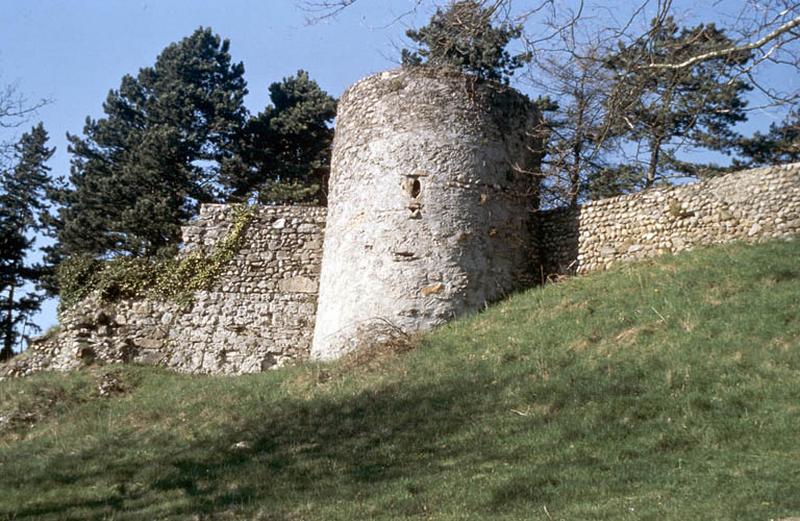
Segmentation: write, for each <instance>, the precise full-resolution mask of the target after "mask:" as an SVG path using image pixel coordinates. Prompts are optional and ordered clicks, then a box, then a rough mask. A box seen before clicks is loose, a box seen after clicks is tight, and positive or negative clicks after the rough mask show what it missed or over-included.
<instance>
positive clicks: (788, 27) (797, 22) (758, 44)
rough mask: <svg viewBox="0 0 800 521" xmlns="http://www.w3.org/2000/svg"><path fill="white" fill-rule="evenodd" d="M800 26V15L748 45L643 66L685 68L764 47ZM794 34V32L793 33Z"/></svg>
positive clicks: (649, 67) (650, 67)
mask: <svg viewBox="0 0 800 521" xmlns="http://www.w3.org/2000/svg"><path fill="white" fill-rule="evenodd" d="M798 26H800V16H798V17H797V18H794V19H792V20H790V21H788V22H786V23H785V24H783V25H781V26H780V27H778V28H777V29H775V30H774V31H772V32H771V33H769V34H767V35H766V36H764V37H763V38H760V39H759V40H756V41H755V42H751V43H748V44H746V45H736V46H732V47H727V48H725V49H718V50H716V51H711V52H706V53H703V54H699V55H697V56H692V57H691V58H689V59H687V60H684V61H682V62H680V63H651V64H648V65H645V66H643V68H648V69H684V68H686V67H691V66H692V65H694V64H696V63H700V62H703V61H708V60H713V59H714V58H721V57H723V56H728V55H731V54H737V53H740V52H746V51H752V50H755V49H760V48H762V47H764V46H765V45H766V44H768V43H769V42H771V41H772V40H775V39H776V38H778V37H779V36H781V35H782V34H785V33H790V32H791V31H792V29H794V28H795V27H798ZM792 35H793V36H795V35H794V33H792Z"/></svg>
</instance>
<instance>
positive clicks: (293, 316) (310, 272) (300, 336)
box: [4, 205, 325, 374]
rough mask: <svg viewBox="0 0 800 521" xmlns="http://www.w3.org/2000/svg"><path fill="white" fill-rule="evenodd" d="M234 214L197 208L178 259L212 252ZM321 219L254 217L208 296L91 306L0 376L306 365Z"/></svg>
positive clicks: (302, 214) (64, 320) (301, 210)
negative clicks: (129, 366) (105, 365)
mask: <svg viewBox="0 0 800 521" xmlns="http://www.w3.org/2000/svg"><path fill="white" fill-rule="evenodd" d="M233 216H234V209H233V208H232V207H229V206H224V205H205V206H203V208H202V210H201V213H200V216H199V218H198V219H197V220H195V221H193V222H192V223H191V224H190V225H189V226H187V227H185V228H184V230H183V239H184V245H185V246H184V247H185V248H186V250H193V249H196V248H203V249H206V250H209V251H210V249H211V248H213V246H214V244H216V243H217V241H219V240H221V239H222V238H224V237H225V236H226V235H227V234H228V232H229V230H230V228H231V224H232V222H233V219H234V217H233ZM324 226H325V209H324V208H317V207H300V206H296V207H277V206H276V207H262V208H259V209H258V211H257V213H256V215H255V217H254V218H253V220H252V222H251V223H250V225H249V226H248V228H247V231H246V235H245V236H246V241H245V244H244V246H243V247H242V248H241V249H240V250H239V251H238V253H237V255H236V256H235V257H234V259H233V260H232V261H231V262H230V263H228V264H227V265H226V267H225V270H224V272H223V273H222V275H221V276H220V277H219V279H218V281H217V282H216V283H215V285H214V286H213V288H212V289H211V290H210V291H199V292H196V293H195V294H194V299H193V302H191V303H190V304H184V305H181V304H179V303H176V302H171V301H168V300H158V301H157V300H151V299H148V300H134V301H131V300H123V301H120V302H116V303H113V304H110V303H104V302H101V301H100V300H99V299H98V298H97V297H96V296H93V297H90V298H89V299H87V300H85V301H83V302H82V303H80V304H78V305H76V306H75V307H74V308H72V309H70V310H68V311H67V312H65V313H64V314H63V316H62V317H61V323H60V331H59V332H58V334H57V335H53V336H52V337H51V338H49V339H45V340H43V341H40V342H38V343H36V344H34V345H33V346H32V347H31V348H30V349H29V350H28V351H27V353H26V354H24V355H23V356H20V357H18V358H17V359H15V361H14V362H13V363H12V364H11V365H10V366H9V367H8V368H7V369H6V370H5V371H4V372H6V373H11V374H26V373H30V372H35V371H38V370H42V369H48V368H49V369H56V370H66V369H71V368H74V367H77V366H79V365H81V364H83V363H87V362H91V361H104V362H142V363H147V364H158V365H163V366H166V367H171V368H174V369H176V370H179V371H184V372H193V373H223V374H224V373H250V372H258V371H263V370H265V369H269V368H273V367H280V366H281V365H284V364H285V363H286V362H287V361H289V360H293V359H297V358H304V357H306V356H307V354H308V351H309V348H310V345H311V339H312V333H313V328H314V316H315V314H316V303H317V288H318V284H319V282H318V279H319V270H320V259H321V256H322V235H323V231H324Z"/></svg>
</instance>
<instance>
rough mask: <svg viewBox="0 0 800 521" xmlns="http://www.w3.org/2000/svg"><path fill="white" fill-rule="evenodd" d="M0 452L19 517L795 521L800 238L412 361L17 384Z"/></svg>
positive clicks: (114, 373)
mask: <svg viewBox="0 0 800 521" xmlns="http://www.w3.org/2000/svg"><path fill="white" fill-rule="evenodd" d="M101 390H102V392H101ZM0 436H1V441H0V519H9V520H11V519H14V520H19V519H53V520H55V519H75V520H78V519H80V520H84V519H90V520H91V519H95V520H100V519H114V520H151V519H196V520H204V519H215V520H216V519H219V520H227V519H263V520H355V519H381V520H383V519H385V520H390V519H391V520H394V519H437V520H445V519H448V520H449V519H452V520H462V519H492V520H495V519H533V520H536V519H541V520H582V519H614V520H617V519H653V520H659V521H663V520H681V521H683V520H687V519H703V520H731V519H752V520H764V521H766V520H769V519H781V518H787V517H791V516H800V443H798V441H800V241H793V242H781V243H770V244H765V245H760V246H744V245H732V246H726V247H721V248H714V249H706V250H702V251H697V252H694V253H691V254H686V255H680V256H675V257H665V258H662V259H659V260H657V261H654V262H648V263H641V264H636V265H630V266H624V267H621V268H619V269H617V270H614V271H611V272H608V273H603V274H597V275H592V276H587V277H581V278H575V279H572V280H569V281H567V282H564V283H562V284H558V285H554V286H548V287H546V288H543V289H536V290H532V291H529V292H526V293H524V294H520V295H516V296H514V297H513V298H510V299H509V300H507V301H505V302H503V303H501V304H499V305H497V306H495V307H493V308H491V309H489V310H488V311H486V312H485V313H481V314H478V315H476V316H474V317H470V318H468V319H465V320H460V321H457V322H455V323H453V324H451V325H449V326H447V327H445V328H442V329H441V330H438V331H436V332H435V333H434V334H432V335H429V336H426V337H424V338H423V339H422V340H421V342H420V345H419V346H418V348H417V349H414V350H412V351H409V352H405V353H402V354H398V353H384V354H382V355H380V356H374V357H363V356H362V357H360V358H351V359H348V360H345V361H343V362H341V363H338V364H332V365H305V366H302V367H296V368H291V369H286V370H279V371H274V372H270V373H267V374H260V375H253V376H244V377H236V378H230V377H213V378H212V377H192V376H186V375H177V374H172V373H168V372H165V371H162V370H157V369H153V368H144V367H123V368H120V367H104V368H94V369H90V370H85V371H82V372H79V373H76V374H71V375H40V376H37V377H34V378H30V379H26V380H15V381H6V382H2V383H1V384H0Z"/></svg>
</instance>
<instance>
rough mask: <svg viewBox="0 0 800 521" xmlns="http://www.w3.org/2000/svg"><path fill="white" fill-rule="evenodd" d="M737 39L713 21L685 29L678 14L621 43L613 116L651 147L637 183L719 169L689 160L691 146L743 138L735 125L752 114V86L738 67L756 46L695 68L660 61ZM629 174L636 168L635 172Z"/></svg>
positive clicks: (613, 65) (637, 141)
mask: <svg viewBox="0 0 800 521" xmlns="http://www.w3.org/2000/svg"><path fill="white" fill-rule="evenodd" d="M732 45H733V41H732V40H731V39H730V38H728V36H726V35H725V32H724V31H723V30H721V29H718V28H717V27H716V26H715V25H714V24H708V25H702V24H701V25H698V26H696V27H692V28H684V29H681V28H679V27H678V25H677V24H676V23H675V21H674V19H673V18H672V17H667V18H666V19H664V20H660V19H656V20H653V22H652V26H651V30H650V32H649V33H648V34H647V35H646V36H645V37H643V38H639V39H637V40H635V41H634V42H633V43H631V44H629V45H625V44H622V43H620V45H619V49H618V50H617V52H615V53H614V54H613V55H612V56H611V57H610V58H609V59H608V60H607V66H608V67H609V68H610V69H611V70H612V71H613V72H614V73H615V80H614V86H613V91H612V93H611V95H610V97H609V101H608V103H609V107H608V113H609V116H610V117H612V118H614V124H615V126H616V130H615V132H616V133H618V134H619V135H622V136H624V138H625V139H626V140H627V141H628V142H629V143H630V145H631V147H630V148H635V149H636V150H640V151H644V154H645V159H643V160H641V161H640V162H639V165H638V167H637V168H638V170H639V175H638V176H630V177H632V178H637V179H638V180H637V182H636V185H635V186H631V187H629V188H630V189H633V188H641V187H644V188H646V187H649V186H652V185H653V184H654V183H656V181H657V180H659V179H667V178H669V177H671V176H676V175H677V176H695V177H696V176H702V175H706V174H709V173H713V171H714V167H713V166H711V165H700V164H695V163H691V162H688V161H682V160H680V159H679V158H678V157H677V152H678V151H679V150H681V149H686V148H705V149H711V150H725V149H727V148H728V147H731V146H732V144H733V143H734V142H735V141H736V140H737V135H736V134H735V133H734V131H733V130H732V126H733V125H735V124H736V123H739V122H742V121H745V120H746V114H745V111H744V109H745V106H746V101H745V100H743V99H742V96H743V94H744V93H745V92H747V91H748V90H750V87H749V85H748V84H747V83H746V82H744V81H743V80H741V79H740V78H738V77H737V76H736V71H735V66H737V65H741V64H744V63H746V62H747V61H748V60H750V57H751V54H750V52H749V51H741V52H736V53H729V54H725V55H723V56H720V57H717V58H713V59H709V60H705V61H700V62H697V63H695V64H693V65H691V66H688V67H681V68H657V67H651V66H650V65H653V64H661V63H680V62H682V61H683V60H685V59H687V58H689V57H692V56H696V55H698V54H701V53H704V52H708V51H713V50H718V49H723V48H728V47H731V46H732ZM628 173H629V172H628Z"/></svg>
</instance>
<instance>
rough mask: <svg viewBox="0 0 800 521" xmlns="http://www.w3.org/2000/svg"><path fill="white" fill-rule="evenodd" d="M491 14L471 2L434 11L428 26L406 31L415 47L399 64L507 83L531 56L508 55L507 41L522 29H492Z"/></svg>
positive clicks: (461, 1)
mask: <svg viewBox="0 0 800 521" xmlns="http://www.w3.org/2000/svg"><path fill="white" fill-rule="evenodd" d="M492 14H493V10H492V9H490V8H484V7H482V5H481V3H480V2H476V1H474V0H459V1H456V2H453V3H451V4H450V5H449V6H448V7H447V9H445V10H444V11H443V10H441V9H438V8H437V9H436V13H435V14H434V15H433V16H432V17H431V19H430V21H429V22H428V25H426V26H424V27H421V28H420V29H417V30H413V29H411V30H408V31H406V36H408V38H410V39H411V40H412V41H413V42H415V43H416V44H417V46H418V48H417V49H416V50H413V51H412V50H409V49H403V51H402V62H403V65H404V66H414V65H427V66H432V67H449V68H455V69H458V70H461V71H463V72H466V73H468V74H472V75H474V76H477V77H478V78H480V79H482V80H494V81H498V82H502V83H506V84H507V83H508V81H509V78H510V77H511V76H512V75H513V74H514V71H515V70H516V69H519V68H520V67H522V66H524V65H525V64H526V63H528V62H529V61H530V60H531V56H530V54H528V53H521V54H517V55H513V56H512V55H511V53H509V52H508V51H507V50H506V46H507V45H508V44H509V42H511V40H514V39H516V38H519V37H520V35H521V34H522V27H521V26H515V25H509V24H501V25H499V26H493V25H492Z"/></svg>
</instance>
